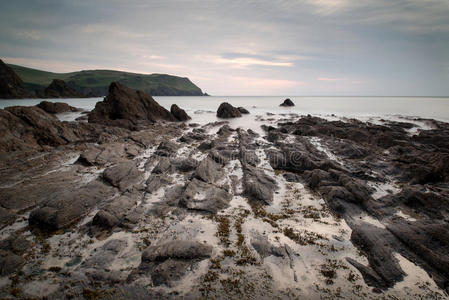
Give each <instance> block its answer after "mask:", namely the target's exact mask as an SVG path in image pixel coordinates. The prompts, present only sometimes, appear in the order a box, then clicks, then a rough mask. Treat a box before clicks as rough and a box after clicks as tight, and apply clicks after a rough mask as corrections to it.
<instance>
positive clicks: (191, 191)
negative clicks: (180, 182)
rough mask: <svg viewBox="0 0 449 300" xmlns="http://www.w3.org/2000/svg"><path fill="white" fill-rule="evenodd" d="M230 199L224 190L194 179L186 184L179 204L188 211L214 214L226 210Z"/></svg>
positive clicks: (229, 195)
mask: <svg viewBox="0 0 449 300" xmlns="http://www.w3.org/2000/svg"><path fill="white" fill-rule="evenodd" d="M231 198H232V196H231V194H229V193H228V192H226V191H225V190H223V189H221V188H218V187H216V186H214V185H212V184H209V183H206V182H203V181H200V180H198V179H196V178H194V179H193V180H192V181H190V183H188V185H187V187H186V189H185V191H184V193H183V196H182V199H181V201H180V204H181V205H182V206H184V207H186V208H188V209H193V210H200V211H206V212H211V213H216V212H217V211H219V210H222V209H224V208H226V207H227V206H228V204H229V201H231Z"/></svg>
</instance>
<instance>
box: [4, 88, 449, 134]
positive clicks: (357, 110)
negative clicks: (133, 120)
mask: <svg viewBox="0 0 449 300" xmlns="http://www.w3.org/2000/svg"><path fill="white" fill-rule="evenodd" d="M153 98H154V99H155V100H156V101H157V102H158V103H159V104H161V105H162V106H163V107H165V108H167V109H170V106H171V105H172V104H177V105H178V106H179V107H181V108H183V109H184V110H186V112H187V113H188V114H189V115H190V116H191V117H192V120H191V122H195V123H199V124H205V123H208V122H215V121H218V120H219V119H218V118H217V117H216V111H217V109H218V106H219V105H220V104H221V103H222V102H228V103H230V104H232V105H233V106H236V107H239V106H241V107H244V108H246V109H247V110H248V111H250V115H246V116H243V117H242V118H237V119H233V120H230V122H231V124H230V125H232V126H235V127H239V126H240V127H247V128H257V127H260V124H258V123H257V122H256V118H255V117H256V116H257V117H258V119H259V120H260V118H261V116H263V117H266V118H268V117H269V116H271V114H274V115H275V116H288V115H292V114H298V115H308V114H310V115H314V116H321V117H324V118H343V117H344V118H357V119H361V120H365V121H370V120H372V119H374V118H377V119H379V118H385V119H393V120H398V121H401V120H402V121H407V120H412V119H414V118H430V119H436V120H439V121H444V122H449V97H304V96H206V97H205V96H203V97H201V96H186V97H184V96H176V97H175V96H173V97H171V96H158V97H153ZM286 98H290V99H291V100H292V101H293V102H294V103H295V106H294V107H280V106H279V104H280V103H282V102H283V101H284V100H285V99H286ZM46 100H47V101H52V102H66V103H68V104H69V105H71V106H74V107H78V108H82V109H85V110H92V109H93V108H94V107H95V104H96V103H97V102H98V101H102V100H103V97H98V98H78V99H46ZM40 101H42V99H17V100H0V108H5V107H7V106H14V105H24V106H29V105H36V104H38V103H39V102H40ZM79 116H80V113H66V114H60V115H58V117H59V118H60V119H61V120H63V121H72V120H74V119H75V118H77V117H79Z"/></svg>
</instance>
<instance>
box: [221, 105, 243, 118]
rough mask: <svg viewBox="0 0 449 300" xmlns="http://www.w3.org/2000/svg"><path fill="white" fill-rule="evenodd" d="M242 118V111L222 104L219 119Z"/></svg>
mask: <svg viewBox="0 0 449 300" xmlns="http://www.w3.org/2000/svg"><path fill="white" fill-rule="evenodd" d="M241 116H242V114H241V113H240V110H239V109H238V108H236V107H234V106H232V105H231V104H229V103H227V102H223V103H222V104H220V106H219V107H218V110H217V117H219V118H223V119H229V118H238V117H241Z"/></svg>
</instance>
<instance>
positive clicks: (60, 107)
mask: <svg viewBox="0 0 449 300" xmlns="http://www.w3.org/2000/svg"><path fill="white" fill-rule="evenodd" d="M36 106H37V107H39V108H41V109H43V110H44V111H46V112H48V113H49V114H59V113H64V112H69V111H71V112H76V111H79V109H78V108H76V107H73V106H70V105H68V104H67V103H63V102H49V101H42V102H41V103H39V104H38V105H36Z"/></svg>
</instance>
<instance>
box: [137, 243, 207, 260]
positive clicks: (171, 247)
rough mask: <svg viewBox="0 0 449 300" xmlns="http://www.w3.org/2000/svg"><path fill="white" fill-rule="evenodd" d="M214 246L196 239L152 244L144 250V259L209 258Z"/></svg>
mask: <svg viewBox="0 0 449 300" xmlns="http://www.w3.org/2000/svg"><path fill="white" fill-rule="evenodd" d="M211 254H212V247H211V246H209V245H205V244H202V243H199V242H196V241H187V240H185V241H183V240H176V241H171V242H166V243H163V244H160V245H155V246H150V247H148V248H146V249H145V250H144V251H143V252H142V261H164V260H167V259H186V260H189V259H195V258H207V257H210V256H211Z"/></svg>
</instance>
